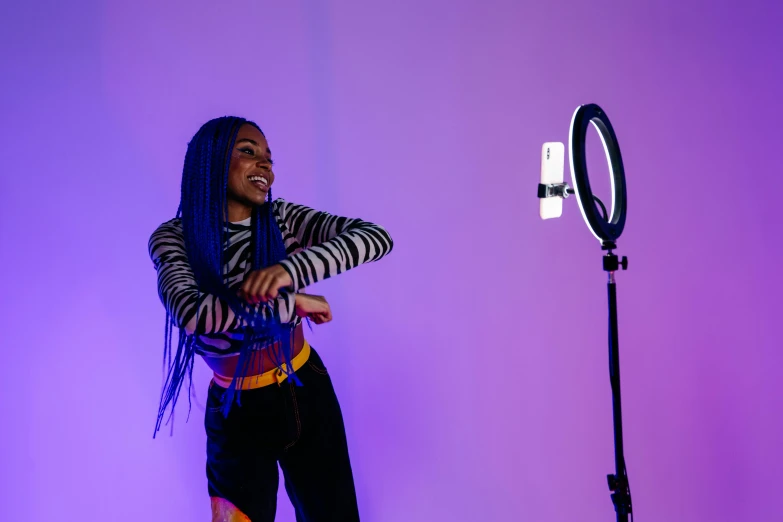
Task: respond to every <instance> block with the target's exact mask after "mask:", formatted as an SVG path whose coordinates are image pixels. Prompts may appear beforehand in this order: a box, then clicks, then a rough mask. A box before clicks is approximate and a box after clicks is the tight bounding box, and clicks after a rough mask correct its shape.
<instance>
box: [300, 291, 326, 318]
mask: <svg viewBox="0 0 783 522" xmlns="http://www.w3.org/2000/svg"><path fill="white" fill-rule="evenodd" d="M296 315H298V316H299V317H308V318H310V319H311V320H312V321H313V322H314V323H315V324H323V323H328V322H329V321H331V320H332V308H331V307H330V306H329V303H327V302H326V299H324V298H323V297H321V296H320V295H310V294H296Z"/></svg>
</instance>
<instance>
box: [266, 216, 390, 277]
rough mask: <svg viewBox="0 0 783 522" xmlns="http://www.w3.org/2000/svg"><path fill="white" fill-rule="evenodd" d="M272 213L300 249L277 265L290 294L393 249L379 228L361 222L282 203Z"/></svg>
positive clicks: (384, 232)
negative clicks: (284, 274) (285, 276)
mask: <svg viewBox="0 0 783 522" xmlns="http://www.w3.org/2000/svg"><path fill="white" fill-rule="evenodd" d="M275 210H276V211H277V213H278V216H279V217H280V219H281V221H282V222H283V223H285V226H286V228H287V229H288V233H289V234H293V235H294V236H295V237H296V240H297V241H298V242H299V244H300V245H302V247H303V248H304V250H302V251H301V252H298V253H296V254H293V255H291V256H290V257H288V259H285V260H284V261H282V262H281V263H280V264H281V265H282V266H283V268H285V269H286V271H287V272H288V275H290V276H291V280H292V281H293V287H292V288H291V290H292V291H293V292H297V291H299V290H300V289H302V288H304V287H306V286H309V285H311V284H313V283H317V282H318V281H323V280H324V279H328V278H330V277H332V276H334V275H337V274H341V273H343V272H346V271H348V270H351V269H352V268H355V267H357V266H359V265H361V264H364V263H370V262H372V261H377V260H379V259H381V258H382V257H384V256H385V255H386V254H388V253H389V252H391V250H392V248H393V246H394V243H393V242H392V238H391V236H390V235H389V233H388V232H386V230H385V229H384V228H383V227H381V226H379V225H375V224H373V223H369V222H367V221H362V220H361V219H350V218H346V217H340V216H333V215H331V214H329V213H327V212H319V211H317V210H313V209H311V208H308V207H305V206H303V205H296V204H293V203H288V202H286V201H284V200H277V205H276V209H275Z"/></svg>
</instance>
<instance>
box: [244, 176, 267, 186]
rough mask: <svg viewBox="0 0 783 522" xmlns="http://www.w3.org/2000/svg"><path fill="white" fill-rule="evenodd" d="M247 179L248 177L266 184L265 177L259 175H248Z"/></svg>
mask: <svg viewBox="0 0 783 522" xmlns="http://www.w3.org/2000/svg"><path fill="white" fill-rule="evenodd" d="M248 179H250V181H253V182H255V181H260V182H261V183H263V184H264V185H268V182H267V181H266V178H262V177H261V176H250V178H248Z"/></svg>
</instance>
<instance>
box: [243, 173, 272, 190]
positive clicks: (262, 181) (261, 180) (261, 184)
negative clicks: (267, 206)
mask: <svg viewBox="0 0 783 522" xmlns="http://www.w3.org/2000/svg"><path fill="white" fill-rule="evenodd" d="M247 179H249V180H250V183H252V184H253V185H255V186H256V187H258V188H259V189H261V190H266V189H268V188H269V181H267V179H266V178H265V177H263V176H250V177H249V178H247Z"/></svg>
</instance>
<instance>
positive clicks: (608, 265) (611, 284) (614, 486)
mask: <svg viewBox="0 0 783 522" xmlns="http://www.w3.org/2000/svg"><path fill="white" fill-rule="evenodd" d="M615 248H617V246H616V245H615V244H614V243H612V242H610V241H606V242H604V246H603V249H604V250H607V251H608V253H607V254H606V255H604V260H603V261H604V270H605V271H606V272H608V273H609V281H608V282H607V291H608V296H609V379H610V382H611V385H612V419H613V422H614V462H615V474H614V475H608V476H607V482H608V483H609V491H611V492H612V503H613V504H614V509H615V511H616V512H617V522H628V515H629V514H631V512H632V511H631V493H630V488H629V486H628V476H627V473H626V469H625V456H624V454H623V415H622V406H621V399H620V343H619V335H618V327H617V283H616V282H615V277H614V276H615V272H617V270H618V269H619V267H620V266H622V268H623V270H625V269H627V268H628V258H626V257H623V259H622V262H619V261H618V258H617V256H616V255H615V254H614V253H613V252H612V251H613V250H614V249H615Z"/></svg>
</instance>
